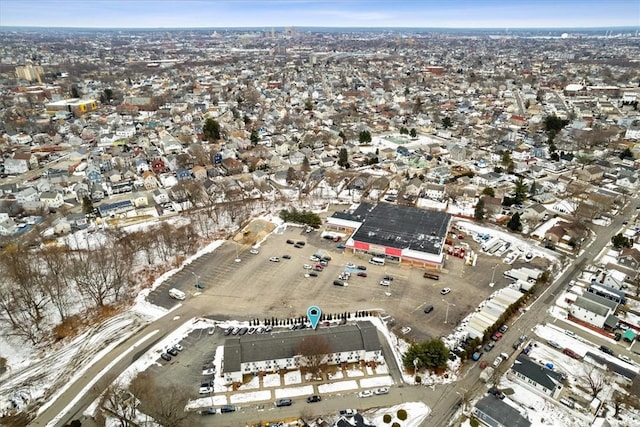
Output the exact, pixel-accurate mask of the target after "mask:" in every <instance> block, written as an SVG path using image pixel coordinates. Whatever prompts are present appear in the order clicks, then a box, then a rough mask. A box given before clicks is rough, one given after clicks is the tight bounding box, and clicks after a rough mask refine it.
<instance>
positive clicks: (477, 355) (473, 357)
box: [471, 351, 482, 361]
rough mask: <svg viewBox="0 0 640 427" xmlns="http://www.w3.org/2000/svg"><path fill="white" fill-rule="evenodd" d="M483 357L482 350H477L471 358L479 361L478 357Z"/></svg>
mask: <svg viewBox="0 0 640 427" xmlns="http://www.w3.org/2000/svg"><path fill="white" fill-rule="evenodd" d="M481 357H482V352H481V351H476V352H475V353H473V355H472V356H471V359H472V360H474V361H477V360H478V359H480V358H481Z"/></svg>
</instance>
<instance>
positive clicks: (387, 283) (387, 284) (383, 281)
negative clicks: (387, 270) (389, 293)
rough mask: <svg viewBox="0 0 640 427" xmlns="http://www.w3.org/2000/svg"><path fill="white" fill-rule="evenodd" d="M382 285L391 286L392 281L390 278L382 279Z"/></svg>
mask: <svg viewBox="0 0 640 427" xmlns="http://www.w3.org/2000/svg"><path fill="white" fill-rule="evenodd" d="M380 285H381V286H391V282H390V281H388V280H381V281H380Z"/></svg>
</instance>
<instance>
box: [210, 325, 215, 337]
mask: <svg viewBox="0 0 640 427" xmlns="http://www.w3.org/2000/svg"><path fill="white" fill-rule="evenodd" d="M215 333H216V327H215V326H212V327H210V328H209V335H213V334H215Z"/></svg>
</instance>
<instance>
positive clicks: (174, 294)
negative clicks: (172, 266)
mask: <svg viewBox="0 0 640 427" xmlns="http://www.w3.org/2000/svg"><path fill="white" fill-rule="evenodd" d="M169 296H170V297H171V298H175V299H179V300H180V301H182V300H184V299H185V297H186V295H185V294H184V292H182V291H181V290H179V289H176V288H171V289H169Z"/></svg>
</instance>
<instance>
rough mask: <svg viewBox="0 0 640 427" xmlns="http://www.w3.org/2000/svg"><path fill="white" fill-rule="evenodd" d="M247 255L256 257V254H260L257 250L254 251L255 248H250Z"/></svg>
mask: <svg viewBox="0 0 640 427" xmlns="http://www.w3.org/2000/svg"><path fill="white" fill-rule="evenodd" d="M249 253H250V254H253V255H258V254H259V253H260V251H259V250H257V249H255V248H251V250H250V251H249Z"/></svg>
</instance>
